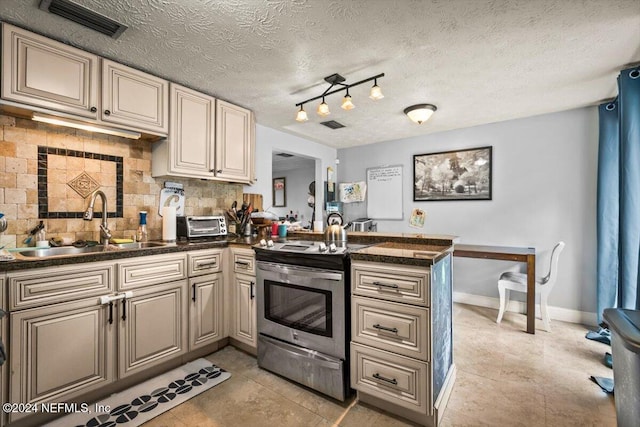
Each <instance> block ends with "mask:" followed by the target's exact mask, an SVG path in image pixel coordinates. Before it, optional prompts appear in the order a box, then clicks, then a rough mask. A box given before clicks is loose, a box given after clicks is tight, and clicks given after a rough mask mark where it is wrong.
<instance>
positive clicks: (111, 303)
mask: <svg viewBox="0 0 640 427" xmlns="http://www.w3.org/2000/svg"><path fill="white" fill-rule="evenodd" d="M109 324H110V325H112V324H113V301H109Z"/></svg>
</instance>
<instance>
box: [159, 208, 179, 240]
mask: <svg viewBox="0 0 640 427" xmlns="http://www.w3.org/2000/svg"><path fill="white" fill-rule="evenodd" d="M162 240H164V241H169V242H175V240H176V207H175V206H164V207H163V208H162Z"/></svg>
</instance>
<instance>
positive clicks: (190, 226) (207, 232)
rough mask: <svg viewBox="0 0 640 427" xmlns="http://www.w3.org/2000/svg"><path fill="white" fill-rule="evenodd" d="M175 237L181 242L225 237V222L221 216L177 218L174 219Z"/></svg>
mask: <svg viewBox="0 0 640 427" xmlns="http://www.w3.org/2000/svg"><path fill="white" fill-rule="evenodd" d="M176 235H177V237H178V239H181V240H184V239H187V240H191V239H194V238H201V237H217V236H226V235H227V221H226V219H225V217H224V216H223V215H207V216H179V217H176Z"/></svg>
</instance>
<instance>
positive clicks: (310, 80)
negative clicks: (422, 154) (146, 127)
mask: <svg viewBox="0 0 640 427" xmlns="http://www.w3.org/2000/svg"><path fill="white" fill-rule="evenodd" d="M75 1H76V2H77V3H79V4H82V5H84V6H87V7H89V8H90V9H92V10H95V11H97V12H100V13H102V14H104V15H107V16H108V17H110V18H112V19H115V20H117V21H120V22H123V23H125V24H126V25H128V26H129V29H127V30H126V31H125V32H124V34H123V35H122V36H121V37H120V38H119V39H117V40H113V39H111V38H109V37H107V36H104V35H102V34H99V33H96V32H94V31H91V30H88V29H86V28H84V27H81V26H79V25H77V24H75V23H72V22H69V21H67V20H65V19H63V18H60V17H58V16H54V15H51V14H48V13H46V12H43V11H40V10H39V9H38V7H37V6H38V4H39V2H40V0H26V1H25V0H2V1H0V19H2V20H6V21H9V22H12V23H14V24H17V25H20V26H23V27H26V28H28V29H32V30H34V31H36V32H39V33H41V34H44V35H47V36H49V37H53V38H55V39H58V40H62V41H65V42H68V43H70V44H73V45H75V46H78V47H80V48H83V49H86V50H89V51H92V52H95V53H97V54H99V55H102V56H105V57H109V58H112V59H115V60H117V61H119V62H123V63H125V64H129V65H132V66H134V67H137V68H140V69H143V70H146V71H148V72H151V73H153V74H157V75H159V76H162V77H165V78H167V79H169V80H172V81H176V82H179V83H181V84H184V85H186V86H189V87H192V88H194V89H197V90H201V91H203V92H207V93H210V94H212V95H214V96H217V97H219V98H222V99H226V100H228V101H231V102H234V103H237V104H239V105H242V106H245V107H247V108H250V109H252V110H254V111H255V113H256V118H257V122H258V123H260V124H262V125H265V126H268V127H271V128H275V129H280V130H283V131H285V132H289V133H293V134H297V135H299V136H302V137H305V138H308V139H311V140H314V141H317V142H320V143H323V144H326V145H329V146H333V147H337V148H342V147H349V146H354V145H361V144H369V143H374V142H379V141H386V140H391V139H399V138H404V137H410V136H416V135H420V134H425V133H432V132H439V131H443V130H449V129H455V128H462V127H468V126H474V125H478V124H483V123H490V122H496V121H501V120H508V119H513V118H518V117H526V116H531V115H536V114H543V113H548V112H554V111H561V110H566V109H571V108H577V107H582V106H586V105H593V104H596V103H597V102H598V101H600V100H603V99H605V98H610V97H613V96H615V94H616V76H617V74H618V71H619V70H620V69H621V68H623V67H624V66H625V65H627V64H631V63H636V62H639V61H640V0H555V1H551V0H432V1H427V0H424V1H420V0H395V1H393V0H351V1H349V0H342V1H338V0H226V1H220V0H108V1H105V0H75ZM333 73H340V74H341V75H343V76H344V77H346V79H347V83H351V82H355V81H358V80H361V79H364V78H367V77H370V76H372V75H375V74H378V73H385V77H384V78H382V79H381V80H379V82H378V83H379V85H380V86H381V87H382V90H383V92H384V95H385V98H384V99H382V100H380V101H376V102H374V101H371V100H370V99H369V98H368V89H369V87H370V85H369V84H364V85H361V86H358V87H356V88H354V89H352V90H351V95H352V96H353V102H354V104H355V105H356V108H355V109H354V110H351V111H348V112H347V111H344V110H342V109H341V108H340V100H341V95H338V94H336V95H333V96H330V97H328V98H327V103H328V104H329V106H330V108H331V115H330V116H328V118H327V119H333V120H337V121H339V122H341V123H343V124H344V125H345V126H346V127H345V128H342V129H338V130H331V129H328V128H326V127H324V126H321V125H320V124H319V123H320V122H321V121H323V120H321V118H320V117H319V116H317V115H316V114H315V105H308V106H307V107H306V109H307V111H308V112H309V121H308V122H306V123H298V122H296V121H295V120H294V118H295V113H296V107H295V104H296V103H298V102H301V101H303V100H305V99H307V98H311V97H314V96H317V95H319V94H321V93H322V92H323V91H324V90H325V89H326V88H327V87H328V84H326V83H324V82H323V78H324V77H325V76H328V75H330V74H333ZM416 103H432V104H435V105H437V107H438V111H437V112H436V113H435V114H434V115H433V117H432V118H431V120H430V121H428V122H427V123H425V124H423V125H421V126H419V125H416V124H414V123H412V122H410V121H409V120H408V119H407V118H406V117H405V116H404V114H403V113H402V111H403V109H404V108H405V107H407V106H409V105H412V104H416ZM324 120H326V119H324Z"/></svg>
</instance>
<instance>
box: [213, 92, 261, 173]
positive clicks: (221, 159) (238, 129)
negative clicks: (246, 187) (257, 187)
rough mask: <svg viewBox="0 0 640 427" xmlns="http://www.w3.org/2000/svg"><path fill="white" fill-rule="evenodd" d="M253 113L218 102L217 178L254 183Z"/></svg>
mask: <svg viewBox="0 0 640 427" xmlns="http://www.w3.org/2000/svg"><path fill="white" fill-rule="evenodd" d="M251 123H252V121H251V111H249V110H247V109H245V108H241V107H238V106H236V105H233V104H230V103H228V102H224V101H221V100H217V101H216V162H215V164H216V166H215V174H216V178H220V179H227V180H229V181H236V182H246V183H249V182H250V181H251V167H250V162H251V160H252V154H251V147H252V143H251V137H252V135H253V132H252V131H251Z"/></svg>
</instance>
